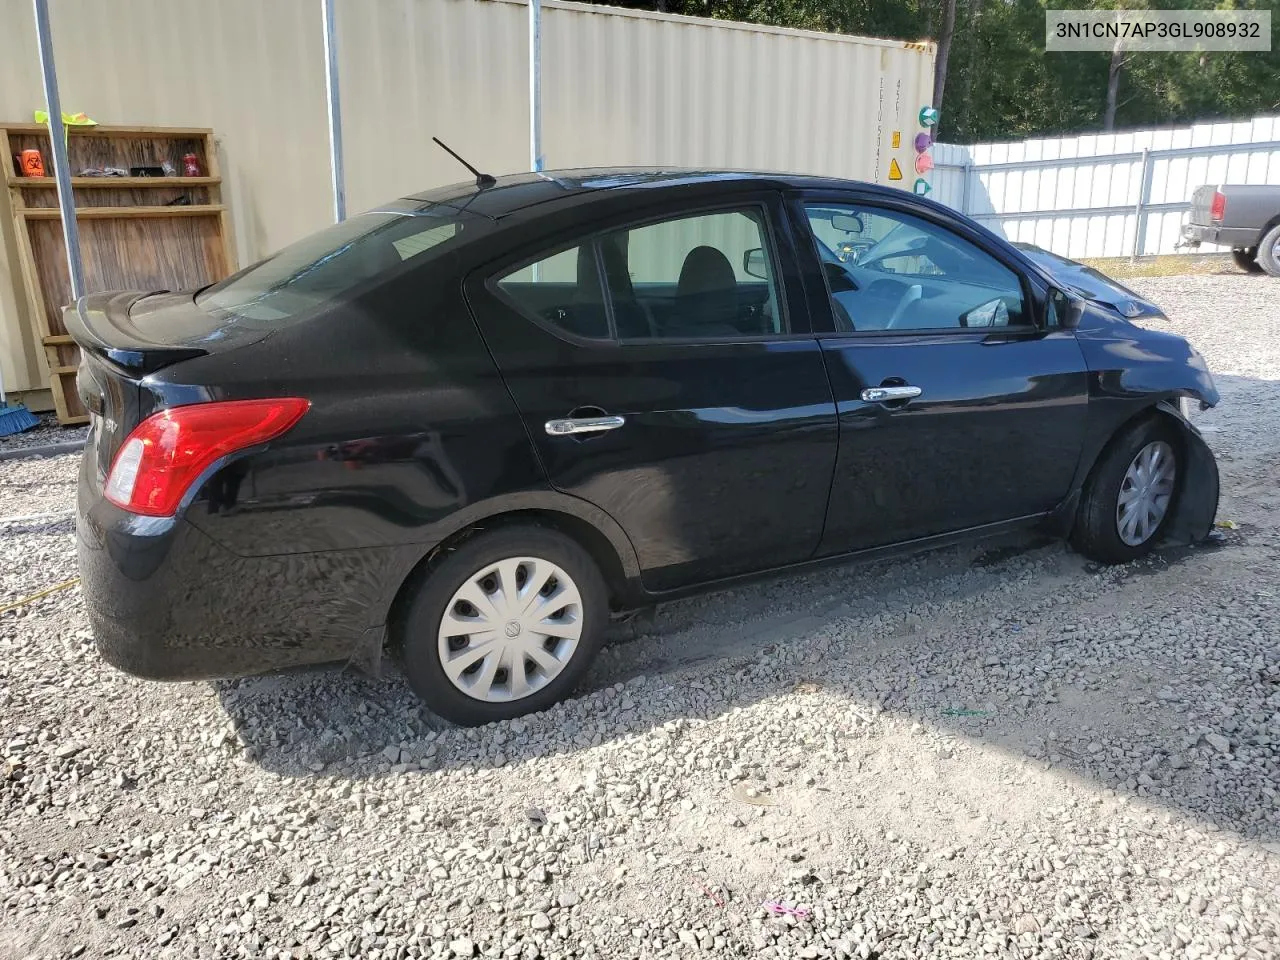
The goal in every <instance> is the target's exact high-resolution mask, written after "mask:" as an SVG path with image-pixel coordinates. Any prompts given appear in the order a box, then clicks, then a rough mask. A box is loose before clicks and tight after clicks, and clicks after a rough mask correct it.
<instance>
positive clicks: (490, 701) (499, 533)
mask: <svg viewBox="0 0 1280 960" xmlns="http://www.w3.org/2000/svg"><path fill="white" fill-rule="evenodd" d="M608 616H609V610H608V597H607V591H606V588H605V583H604V578H603V577H602V576H601V574H600V571H599V569H598V568H597V566H596V564H595V562H594V561H593V560H592V559H591V556H590V555H589V554H588V553H587V551H586V550H584V549H583V548H582V547H581V546H580V545H579V544H578V543H577V542H576V541H574V540H572V539H571V538H569V537H567V536H565V535H564V534H562V533H560V532H559V531H556V530H551V529H548V528H543V527H535V526H521V527H510V528H506V529H499V530H493V531H489V532H484V533H479V534H476V535H475V536H474V537H472V538H471V539H469V540H466V541H464V542H463V543H462V545H461V546H459V547H458V548H457V549H456V550H453V551H452V552H451V553H449V554H448V555H447V556H446V557H445V558H444V559H443V560H442V561H441V562H440V563H439V564H438V565H437V566H435V567H434V568H433V569H432V570H431V571H430V572H429V573H428V575H427V577H426V579H425V580H424V581H423V582H422V584H421V585H420V587H419V588H418V592H417V595H416V596H415V597H414V598H413V600H412V602H411V603H410V606H409V609H408V613H407V616H406V618H405V621H404V625H403V634H402V653H403V658H404V668H405V673H406V675H407V676H408V679H409V684H410V686H412V687H413V689H414V691H415V692H416V693H417V694H418V696H420V697H421V698H422V699H423V700H424V701H425V702H426V704H427V706H428V707H430V708H431V709H432V710H434V711H435V712H436V713H438V714H440V715H441V716H443V717H445V718H446V719H448V720H452V721H454V722H455V723H460V724H464V725H467V726H476V725H479V724H482V723H491V722H493V721H495V720H507V719H510V718H512V717H517V716H520V715H522V714H526V713H533V712H535V711H538V710H545V709H546V708H547V707H549V706H551V705H552V704H553V703H556V702H557V701H559V700H562V699H564V698H565V697H566V696H568V695H569V694H570V693H571V692H572V691H573V689H574V687H575V686H576V685H577V684H578V681H580V680H581V679H582V675H583V674H584V673H585V672H586V669H587V667H588V666H590V664H591V661H592V659H593V658H594V657H595V654H596V650H597V648H598V647H599V644H600V638H601V637H602V636H603V634H604V630H605V626H606V624H607V621H608Z"/></svg>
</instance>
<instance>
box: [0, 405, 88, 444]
mask: <svg viewBox="0 0 1280 960" xmlns="http://www.w3.org/2000/svg"><path fill="white" fill-rule="evenodd" d="M36 416H37V417H39V418H40V426H38V427H32V428H31V429H30V430H24V431H23V432H22V433H11V434H9V435H8V436H7V437H0V452H3V451H5V450H15V449H17V448H19V447H43V446H48V445H50V444H55V443H71V442H73V441H77V440H84V438H85V437H86V436H87V435H88V432H89V429H88V427H64V426H62V425H61V424H60V423H58V418H57V417H56V416H55V415H54V414H52V413H38V414H36Z"/></svg>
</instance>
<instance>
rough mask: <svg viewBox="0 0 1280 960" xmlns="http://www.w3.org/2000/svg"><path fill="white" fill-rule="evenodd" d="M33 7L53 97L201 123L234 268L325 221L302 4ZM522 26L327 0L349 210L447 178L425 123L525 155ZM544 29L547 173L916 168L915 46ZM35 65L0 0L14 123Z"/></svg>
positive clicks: (494, 168)
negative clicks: (208, 137) (332, 7)
mask: <svg viewBox="0 0 1280 960" xmlns="http://www.w3.org/2000/svg"><path fill="white" fill-rule="evenodd" d="M49 6H50V14H51V21H52V30H53V39H54V44H55V53H56V60H57V66H58V76H59V82H60V89H61V98H62V106H63V109H64V110H65V111H67V112H72V113H74V112H81V111H83V112H84V113H86V114H88V115H89V116H90V117H92V118H93V119H94V120H97V121H98V122H99V123H102V124H122V125H125V124H136V125H150V126H175V127H211V128H212V129H213V130H214V131H215V134H216V136H217V139H218V142H219V144H220V160H221V169H222V173H223V176H224V178H225V181H226V182H225V185H224V186H225V189H224V196H225V197H226V199H227V202H228V203H229V205H230V209H231V219H232V223H233V226H234V232H235V240H236V243H235V247H236V250H237V253H238V257H239V260H240V262H241V263H242V264H244V263H249V262H252V261H254V260H256V259H258V258H260V257H262V256H265V255H266V254H268V253H270V252H271V251H272V250H275V249H277V248H279V247H281V246H283V245H285V244H287V243H289V242H291V241H293V240H295V239H297V238H298V237H300V236H302V235H304V234H306V233H308V232H310V231H313V230H316V229H318V228H320V227H322V226H324V225H325V224H326V223H327V222H328V221H329V220H330V218H331V216H332V203H331V199H330V184H329V160H328V126H327V114H326V99H325V80H324V48H323V22H322V17H321V7H320V4H319V2H318V0H270V2H262V0H218V2H216V3H211V2H208V0H129V2H119V3H102V2H95V3H86V2H84V0H50V3H49ZM527 25H528V7H527V5H526V4H525V3H523V2H520V0H338V3H337V12H336V35H337V51H338V60H339V72H340V78H341V90H342V111H343V112H342V119H343V128H344V139H345V151H344V159H345V165H346V187H347V204H348V209H349V210H351V211H356V210H360V209H365V208H368V207H370V206H374V205H376V204H378V203H380V202H381V201H383V200H386V199H388V198H390V197H393V196H397V195H401V194H404V193H408V192H412V191H416V190H420V189H423V188H427V187H430V186H433V185H437V184H441V183H448V182H453V181H457V180H461V179H465V178H466V172H465V171H464V170H462V169H461V168H460V167H459V166H458V165H457V164H456V162H455V161H453V160H452V159H450V158H449V157H448V156H447V155H445V154H444V153H443V152H442V151H441V150H440V149H439V148H438V147H437V146H435V145H434V144H433V143H432V142H431V137H432V136H438V137H440V138H441V139H442V140H444V141H445V142H447V143H448V144H449V145H450V146H451V147H453V148H454V149H455V150H457V151H458V152H459V153H461V154H462V155H463V156H464V157H466V158H467V159H468V160H469V161H470V162H471V163H473V164H475V165H476V166H478V167H480V168H481V169H483V170H485V171H486V172H490V173H494V174H502V173H509V172H515V171H521V170H527V169H529V166H530V160H529V139H528V131H529V112H528V110H529V95H528V76H529V60H528V56H529V53H528V50H529V47H528V28H527ZM542 37H543V39H542V63H543V69H542V129H543V135H542V139H543V152H544V156H545V165H546V167H547V168H548V169H553V168H559V167H583V166H604V165H628V166H679V167H701V168H707V167H715V168H719V167H730V168H743V169H753V170H781V171H794V172H807V173H818V174H828V175H833V176H839V177H848V178H854V179H863V180H874V181H878V182H881V183H893V184H895V185H897V186H901V187H904V188H905V189H911V188H912V185H913V184H914V183H915V181H916V180H917V178H918V176H919V175H918V174H917V173H916V171H915V162H916V156H917V154H916V150H915V138H916V136H917V134H919V133H921V132H922V131H926V130H927V128H926V127H924V126H922V125H921V122H920V120H921V110H922V109H923V108H927V107H929V106H931V105H930V103H929V97H930V93H931V90H932V86H933V66H934V46H933V44H931V43H904V42H900V41H890V40H877V39H867V38H861V37H847V36H840V35H834V34H824V33H816V32H809V31H800V30H783V29H776V28H770V27H759V26H753V25H749V24H741V23H733V22H729V21H723V20H709V19H698V18H692V17H679V16H671V15H666V14H657V13H647V12H643V11H635V10H624V9H620V8H613V7H601V6H588V5H584V4H577V3H561V2H556V0H547V2H545V3H544V4H543V23H542ZM40 76H41V75H40V67H39V61H38V58H37V53H36V38H35V27H34V22H33V15H32V6H31V3H30V0H0V123H3V122H6V121H26V122H30V120H31V116H32V111H33V110H35V109H39V108H40V107H42V105H43V99H44V98H43V93H42V87H41V79H40ZM891 174H892V175H895V176H896V175H899V174H900V178H899V179H891ZM928 177H929V175H928V174H926V175H925V177H924V179H925V180H926V181H927V180H928ZM0 202H7V198H6V199H4V200H0ZM0 213H2V214H3V216H0V220H3V224H2V226H3V230H0V244H3V250H0V351H3V353H2V355H0V362H3V363H4V364H5V367H4V373H5V382H6V384H9V385H11V386H13V387H15V388H17V389H22V388H30V387H34V386H37V385H42V383H43V382H44V381H45V375H44V372H43V370H41V369H40V366H41V364H42V362H43V361H42V360H40V359H38V358H37V349H36V344H35V343H34V342H33V341H32V335H31V333H30V329H31V328H30V324H29V322H24V321H25V319H26V318H22V317H20V315H19V313H20V311H21V310H22V309H23V308H22V307H21V306H20V304H21V301H22V299H23V298H22V297H21V296H15V293H14V284H15V283H18V282H20V279H19V276H20V275H19V273H18V271H17V264H16V263H15V262H14V255H13V233H12V222H11V218H10V216H9V215H8V211H7V210H6V211H0Z"/></svg>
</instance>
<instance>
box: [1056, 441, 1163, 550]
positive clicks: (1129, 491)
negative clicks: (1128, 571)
mask: <svg viewBox="0 0 1280 960" xmlns="http://www.w3.org/2000/svg"><path fill="white" fill-rule="evenodd" d="M1181 483H1182V462H1181V452H1180V447H1179V444H1178V439H1177V436H1176V435H1175V434H1174V432H1173V430H1172V429H1171V428H1170V427H1169V426H1167V425H1166V424H1164V423H1163V422H1161V421H1160V420H1159V419H1154V420H1146V421H1143V422H1141V423H1138V424H1136V425H1135V426H1133V427H1130V428H1129V429H1128V430H1126V431H1124V432H1123V433H1121V434H1119V435H1118V436H1117V437H1116V438H1115V440H1113V441H1112V443H1111V446H1110V447H1108V448H1107V450H1106V452H1104V453H1103V455H1102V459H1101V460H1100V461H1099V462H1098V464H1097V465H1096V466H1095V467H1094V470H1093V473H1092V475H1091V476H1090V477H1089V480H1088V482H1087V483H1086V485H1085V490H1084V497H1083V499H1082V500H1081V502H1080V514H1079V516H1078V518H1077V520H1076V527H1075V530H1074V531H1073V533H1072V542H1073V543H1074V544H1075V547H1076V549H1078V550H1079V551H1080V552H1081V553H1083V554H1084V555H1085V556H1087V557H1089V558H1090V559H1093V560H1098V561H1101V562H1102V563H1125V562H1127V561H1130V560H1136V559H1137V558H1138V557H1142V556H1145V555H1146V554H1147V553H1149V552H1150V551H1151V548H1152V547H1154V546H1155V545H1156V543H1158V542H1159V539H1160V534H1161V532H1162V531H1163V530H1164V528H1165V526H1166V524H1167V523H1168V521H1169V517H1170V515H1171V514H1172V512H1173V506H1174V504H1175V502H1176V498H1177V496H1178V492H1179V488H1180V484H1181Z"/></svg>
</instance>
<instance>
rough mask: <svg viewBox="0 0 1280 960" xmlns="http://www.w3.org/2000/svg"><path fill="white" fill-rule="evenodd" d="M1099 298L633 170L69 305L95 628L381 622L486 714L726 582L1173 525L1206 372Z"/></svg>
mask: <svg viewBox="0 0 1280 960" xmlns="http://www.w3.org/2000/svg"><path fill="white" fill-rule="evenodd" d="M1112 299H1115V298H1112ZM1125 312H1126V311H1125V310H1123V309H1119V308H1117V306H1116V305H1115V304H1114V303H1111V302H1108V300H1107V299H1106V298H1105V297H1103V296H1099V294H1098V289H1097V288H1091V287H1089V286H1088V285H1087V284H1082V283H1081V282H1080V281H1079V276H1072V275H1071V273H1070V271H1067V272H1065V273H1063V275H1062V276H1059V273H1058V271H1056V270H1055V269H1054V264H1053V261H1052V260H1051V259H1049V258H1046V257H1040V258H1032V257H1029V256H1028V255H1027V254H1026V253H1025V252H1023V251H1020V250H1018V249H1016V248H1015V247H1014V246H1012V245H1010V244H1009V243H1007V242H1006V241H1004V240H1002V239H1000V238H998V237H996V236H994V235H993V234H992V233H990V232H989V231H987V230H985V229H983V228H982V227H981V226H979V225H977V224H975V223H974V222H972V221H970V220H968V219H966V218H965V217H962V216H959V215H957V214H956V213H954V212H953V211H951V210H948V209H946V208H944V207H942V206H939V205H937V204H934V203H931V202H929V201H926V200H923V199H920V198H917V197H914V196H911V195H909V194H906V193H903V192H901V191H897V190H891V189H886V188H881V187H876V186H871V185H867V184H860V183H850V182H843V181H836V180H826V179H818V178H807V177H796V176H781V175H779V176H772V175H747V174H737V173H685V172H680V173H672V172H652V171H631V170H608V171H572V172H564V173H551V174H538V175H524V176H515V177H507V178H502V179H499V180H498V181H497V182H496V183H494V182H492V181H491V180H489V179H488V178H483V179H482V180H481V181H479V182H478V183H475V184H465V185H458V186H452V187H446V188H442V189H439V190H433V191H430V192H427V193H422V194H419V195H417V196H413V197H408V198H406V199H403V200H399V201H396V202H394V203H391V204H387V205H386V206H384V207H382V208H380V209H377V210H373V211H370V212H368V213H365V214H362V215H360V216H356V217H353V218H351V219H350V220H347V221H346V222H344V223H341V224H338V225H336V226H334V227H331V228H329V229H328V230H325V231H323V232H321V233H318V234H316V235H314V236H312V237H309V238H307V239H305V240H302V241H301V242H299V243H297V244H295V245H294V246H292V247H289V248H287V249H285V250H283V251H281V252H280V253H277V254H276V255H274V256H272V257H269V258H267V259H266V260H264V261H262V262H260V263H258V264H255V265H254V266H252V267H249V268H248V269H246V270H243V271H241V272H240V273H238V274H236V275H235V276H233V277H231V278H229V279H227V280H224V281H222V282H221V283H217V284H214V285H213V286H210V287H207V288H205V289H203V290H200V291H197V292H195V293H194V294H193V293H183V294H176V293H145V292H134V293H117V294H98V295H94V296H90V297H86V298H84V299H83V300H81V301H80V302H79V304H77V305H76V306H75V307H69V308H68V310H67V322H68V326H69V328H70V329H71V330H72V332H73V334H74V336H75V338H76V340H77V341H78V342H79V344H80V345H81V347H82V355H83V360H82V363H81V367H80V371H79V392H80V394H81V397H82V399H83V400H84V402H85V403H86V405H87V406H88V407H89V408H90V410H92V411H93V413H94V416H93V425H92V430H91V434H90V439H89V442H88V444H87V445H86V447H85V452H84V460H83V468H82V472H81V477H80V488H79V523H78V539H79V550H80V564H81V570H82V574H83V584H84V595H85V601H86V605H87V608H88V612H89V617H90V620H91V622H92V625H93V629H94V633H95V635H96V638H97V643H98V646H99V649H100V650H101V652H102V655H103V656H104V657H105V658H106V659H107V660H108V661H110V662H111V663H113V664H115V665H117V666H118V667H120V668H122V669H124V670H127V671H129V672H131V673H135V674H138V675H140V676H144V677H152V678H157V679H171V680H176V679H195V678H208V677H226V676H237V675H245V674H250V673H255V672H260V671H264V670H269V669H273V668H278V667H285V666H290V665H295V664H303V663H314V662H321V661H333V660H350V661H355V662H358V663H362V664H368V663H376V662H377V660H378V658H380V657H381V656H382V653H383V651H384V649H387V648H393V649H395V650H397V651H398V652H399V654H400V656H401V658H402V660H403V663H404V666H405V670H406V672H407V674H408V677H409V680H410V681H411V683H412V684H413V686H414V688H415V689H416V690H417V691H418V692H419V693H420V694H421V695H422V697H423V698H424V699H425V700H426V702H427V703H428V704H429V705H430V707H431V708H432V709H434V710H436V711H438V712H439V713H441V714H443V715H445V716H446V717H449V718H452V719H453V720H456V721H459V722H462V723H483V722H486V721H490V720H496V719H500V718H504V717H510V716H513V715H516V714H521V713H525V712H528V711H532V710H538V709H542V708H545V707H546V706H548V705H549V704H551V703H553V702H555V701H556V700H558V699H561V698H563V697H564V696H566V695H567V694H569V693H570V692H571V691H572V690H573V687H574V685H575V683H577V681H578V679H579V678H580V677H581V676H582V674H583V671H584V670H585V669H586V667H587V665H588V663H589V661H590V660H591V658H592V656H593V655H594V654H595V652H596V649H597V647H598V646H599V644H600V639H601V635H602V633H603V632H604V628H605V626H606V623H607V621H608V620H609V618H610V616H611V615H614V614H617V613H619V612H623V611H627V610H633V609H636V608H641V607H646V606H649V605H652V604H654V603H657V602H659V601H662V600H664V599H667V598H671V597H674V596H677V595H681V594H685V593H689V592H691V591H695V590H701V589H706V588H711V587H715V586H718V585H722V584H726V583H731V582H734V581H737V580H740V579H742V578H745V577H750V576H754V575H758V574H761V573H765V572H772V571H779V570H796V569H799V568H803V567H806V566H808V565H813V564H819V563H826V562H831V561H839V560H844V559H849V558H859V557H862V558H866V557H880V556H884V555H886V554H890V553H896V552H903V551H908V550H918V549H922V548H928V547H932V546H936V545H940V544H944V543H949V542H953V541H956V540H958V539H964V538H972V537H979V536H985V535H989V534H994V533H1000V532H1004V531H1008V530H1011V529H1015V528H1019V527H1028V526H1032V525H1038V526H1041V527H1047V528H1049V529H1052V530H1054V531H1056V532H1058V533H1060V534H1061V535H1063V536H1067V537H1069V538H1070V540H1071V542H1072V543H1073V544H1074V545H1075V546H1076V548H1077V549H1078V550H1080V551H1081V552H1083V553H1084V554H1086V555H1087V556H1089V557H1092V558H1094V559H1096V560H1099V561H1103V562H1123V561H1127V560H1132V559H1134V558H1136V557H1140V556H1142V555H1143V554H1144V553H1146V552H1147V551H1149V550H1150V549H1152V547H1153V546H1155V545H1157V544H1158V543H1161V542H1174V541H1181V542H1191V541H1195V540H1197V539H1201V538H1203V537H1205V536H1207V535H1208V533H1209V532H1210V530H1211V529H1212V525H1213V520H1214V514H1215V511H1216V509H1217V498H1218V478H1217V469H1216V466H1215V464H1214V459H1213V456H1212V454H1211V453H1210V452H1209V450H1208V448H1207V447H1206V445H1205V443H1204V442H1203V440H1202V439H1201V437H1200V435H1199V433H1198V432H1197V431H1196V429H1195V428H1194V427H1193V426H1192V425H1191V424H1190V422H1189V419H1188V418H1189V417H1190V416H1191V414H1192V413H1193V412H1194V411H1195V410H1197V409H1199V408H1201V407H1204V406H1212V405H1213V404H1215V403H1217V401H1218V393H1217V390H1216V389H1215V387H1214V384H1213V380H1212V378H1211V377H1210V375H1209V372H1208V370H1207V369H1206V367H1205V364H1204V362H1203V361H1202V360H1201V358H1200V356H1199V354H1197V353H1196V351H1195V350H1193V349H1192V348H1191V347H1190V346H1189V345H1188V344H1187V343H1186V341H1184V340H1183V339H1181V338H1180V337H1177V336H1173V335H1171V334H1168V333H1165V332H1161V331H1158V330H1155V329H1148V328H1143V327H1139V326H1136V325H1134V324H1133V323H1131V322H1130V320H1129V319H1128V318H1127V317H1126V316H1125Z"/></svg>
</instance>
